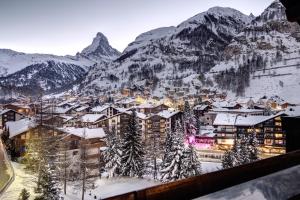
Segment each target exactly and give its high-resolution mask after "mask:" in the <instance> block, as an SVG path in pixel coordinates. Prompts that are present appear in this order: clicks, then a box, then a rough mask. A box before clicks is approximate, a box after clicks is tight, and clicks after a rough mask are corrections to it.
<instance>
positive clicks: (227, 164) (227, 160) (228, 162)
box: [222, 150, 233, 169]
mask: <svg viewBox="0 0 300 200" xmlns="http://www.w3.org/2000/svg"><path fill="white" fill-rule="evenodd" d="M222 167H223V169H227V168H231V167H233V156H232V152H231V151H228V150H227V151H225V153H224V156H223V158H222Z"/></svg>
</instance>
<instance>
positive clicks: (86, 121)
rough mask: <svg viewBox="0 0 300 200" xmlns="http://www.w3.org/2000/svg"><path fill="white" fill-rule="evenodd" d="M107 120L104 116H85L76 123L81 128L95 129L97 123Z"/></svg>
mask: <svg viewBox="0 0 300 200" xmlns="http://www.w3.org/2000/svg"><path fill="white" fill-rule="evenodd" d="M105 118H107V117H106V115H104V114H85V115H83V116H81V118H80V121H78V123H79V124H80V126H81V127H89V128H96V127H97V121H100V120H103V119H105Z"/></svg>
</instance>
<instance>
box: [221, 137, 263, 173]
mask: <svg viewBox="0 0 300 200" xmlns="http://www.w3.org/2000/svg"><path fill="white" fill-rule="evenodd" d="M239 135H240V137H239V138H236V139H235V140H234V144H233V146H232V148H231V149H230V150H229V151H226V152H225V154H224V157H223V159H222V166H223V168H224V169H226V168H230V167H235V166H239V165H244V164H247V163H251V162H254V161H256V160H258V150H257V144H258V143H257V139H256V137H255V135H254V133H249V134H246V135H245V134H243V133H242V134H239Z"/></svg>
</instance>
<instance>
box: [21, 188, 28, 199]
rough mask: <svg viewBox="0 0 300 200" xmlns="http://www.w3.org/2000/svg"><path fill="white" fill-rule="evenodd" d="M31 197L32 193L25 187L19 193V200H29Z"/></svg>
mask: <svg viewBox="0 0 300 200" xmlns="http://www.w3.org/2000/svg"><path fill="white" fill-rule="evenodd" d="M29 197H30V193H29V192H28V191H27V190H26V189H25V188H23V189H22V191H21V193H20V195H19V198H18V200H29Z"/></svg>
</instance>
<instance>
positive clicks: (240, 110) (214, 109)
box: [211, 108, 263, 114]
mask: <svg viewBox="0 0 300 200" xmlns="http://www.w3.org/2000/svg"><path fill="white" fill-rule="evenodd" d="M211 112H216V113H222V112H226V113H245V114H251V113H263V110H261V109H247V108H241V109H228V108H213V109H212V110H211Z"/></svg>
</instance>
